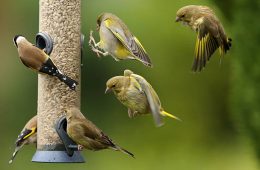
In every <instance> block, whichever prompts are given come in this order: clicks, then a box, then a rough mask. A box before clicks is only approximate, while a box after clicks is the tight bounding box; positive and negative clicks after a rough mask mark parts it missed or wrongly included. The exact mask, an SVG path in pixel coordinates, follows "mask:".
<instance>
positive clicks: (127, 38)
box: [104, 18, 152, 67]
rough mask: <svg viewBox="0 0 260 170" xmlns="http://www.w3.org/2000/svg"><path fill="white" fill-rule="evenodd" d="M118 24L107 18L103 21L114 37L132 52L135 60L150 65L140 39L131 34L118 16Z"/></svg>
mask: <svg viewBox="0 0 260 170" xmlns="http://www.w3.org/2000/svg"><path fill="white" fill-rule="evenodd" d="M116 20H117V22H116V23H118V24H119V25H115V22H112V21H111V20H110V19H109V18H108V19H106V20H105V21H104V23H105V26H106V27H107V28H108V29H109V30H110V31H111V32H112V33H113V34H114V35H115V37H116V38H117V39H118V40H119V41H120V42H121V43H122V44H123V45H124V46H125V48H126V49H127V50H128V51H130V52H131V53H132V55H133V56H135V58H136V59H137V60H140V61H141V62H143V63H144V64H145V65H147V66H150V67H151V66H152V63H151V60H150V58H149V56H148V54H147V52H146V51H145V49H144V47H143V46H142V44H141V43H140V41H139V40H138V39H137V38H136V37H135V36H133V35H132V34H131V33H130V32H129V31H128V28H127V27H126V25H125V24H124V23H123V22H122V21H121V20H120V19H119V18H118V19H116Z"/></svg>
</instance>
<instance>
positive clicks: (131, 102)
mask: <svg viewBox="0 0 260 170" xmlns="http://www.w3.org/2000/svg"><path fill="white" fill-rule="evenodd" d="M106 87H107V88H106V91H105V93H108V92H110V91H113V92H114V94H115V96H116V98H117V99H118V100H119V101H120V102H121V103H122V104H123V105H124V106H126V107H127V108H128V116H129V117H130V118H133V117H136V116H139V115H144V114H149V113H152V115H153V118H154V121H155V124H156V126H162V125H163V122H162V118H161V116H168V117H171V118H173V119H177V120H180V119H179V118H178V117H176V116H174V115H172V114H170V113H168V112H166V111H165V110H164V109H163V108H162V106H161V101H160V99H159V97H158V95H157V93H156V92H155V90H154V89H153V87H152V86H151V84H150V83H148V82H147V81H146V80H145V78H143V77H142V76H140V75H137V74H134V73H133V72H132V71H131V70H125V71H124V76H115V77H112V78H110V79H109V80H108V81H107V82H106Z"/></svg>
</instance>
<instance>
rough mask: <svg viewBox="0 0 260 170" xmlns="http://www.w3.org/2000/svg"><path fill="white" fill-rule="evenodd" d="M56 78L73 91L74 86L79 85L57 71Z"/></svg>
mask: <svg viewBox="0 0 260 170" xmlns="http://www.w3.org/2000/svg"><path fill="white" fill-rule="evenodd" d="M56 77H58V79H59V80H60V81H62V82H64V83H65V84H66V85H67V86H69V88H70V89H72V90H75V89H76V86H77V85H78V84H79V83H78V82H77V81H75V80H73V79H72V78H70V77H68V76H66V75H65V74H63V73H62V72H61V71H60V70H58V72H57V74H56Z"/></svg>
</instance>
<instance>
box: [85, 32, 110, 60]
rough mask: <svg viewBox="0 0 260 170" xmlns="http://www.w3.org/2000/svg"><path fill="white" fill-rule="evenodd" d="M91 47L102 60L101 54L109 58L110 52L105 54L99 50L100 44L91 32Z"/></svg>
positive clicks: (89, 42)
mask: <svg viewBox="0 0 260 170" xmlns="http://www.w3.org/2000/svg"><path fill="white" fill-rule="evenodd" d="M88 44H89V46H90V47H91V50H92V51H93V52H95V53H96V54H97V56H98V57H99V58H100V54H102V55H103V56H107V55H108V52H103V51H100V50H99V49H98V47H99V44H100V42H98V43H96V41H95V39H94V37H93V31H92V30H91V31H90V33H89V41H88Z"/></svg>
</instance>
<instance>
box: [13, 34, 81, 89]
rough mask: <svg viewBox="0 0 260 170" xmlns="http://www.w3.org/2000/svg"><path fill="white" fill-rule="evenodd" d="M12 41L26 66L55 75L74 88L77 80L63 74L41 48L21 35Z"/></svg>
mask: <svg viewBox="0 0 260 170" xmlns="http://www.w3.org/2000/svg"><path fill="white" fill-rule="evenodd" d="M13 41H14V44H15V46H16V47H17V50H18V54H19V57H20V59H21V61H22V63H23V64H24V65H25V66H26V67H28V68H31V69H32V70H35V71H37V72H39V73H45V74H48V75H50V76H55V77H57V78H58V79H59V80H60V81H62V82H64V83H65V84H66V85H67V86H69V88H70V89H72V90H75V89H76V85H78V82H77V81H75V80H73V79H71V78H70V77H68V76H66V75H64V74H63V73H62V72H61V71H60V70H59V69H58V68H57V66H56V65H55V64H54V63H53V61H52V60H51V58H50V57H49V56H48V55H47V54H46V53H45V52H44V51H43V50H42V49H39V48H37V47H36V46H34V45H33V44H31V43H30V42H29V41H27V40H26V38H25V37H23V36H21V35H16V36H15V37H14V38H13Z"/></svg>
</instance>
